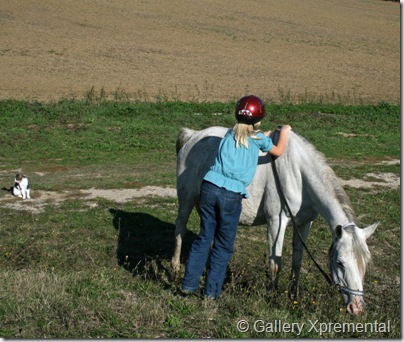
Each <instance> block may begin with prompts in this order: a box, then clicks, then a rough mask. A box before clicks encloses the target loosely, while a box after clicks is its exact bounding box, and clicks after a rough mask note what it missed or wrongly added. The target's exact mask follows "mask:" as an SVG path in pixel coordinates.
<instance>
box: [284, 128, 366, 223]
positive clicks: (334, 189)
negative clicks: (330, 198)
mask: <svg viewBox="0 0 404 342" xmlns="http://www.w3.org/2000/svg"><path fill="white" fill-rule="evenodd" d="M293 133H294V134H293V135H292V134H291V135H290V138H292V137H293V138H292V139H293V140H295V141H296V142H297V143H298V144H299V145H300V146H303V148H304V150H305V151H306V152H307V153H308V154H309V158H310V160H313V161H315V162H313V163H311V165H312V167H313V169H314V170H315V171H316V173H317V175H318V176H319V177H320V178H321V179H322V180H323V183H324V185H326V186H328V191H329V193H333V194H334V196H335V198H337V200H338V202H339V203H340V204H341V207H342V209H343V211H344V213H345V214H346V215H347V217H348V219H349V221H350V222H353V223H355V224H356V225H358V224H359V222H358V219H357V217H356V215H355V212H354V210H353V208H352V204H351V201H350V200H349V197H348V195H347V194H346V192H345V190H344V188H343V187H342V184H341V181H340V180H339V178H338V177H337V176H336V174H335V172H334V170H333V169H332V168H331V167H330V166H329V165H328V163H327V161H326V157H325V156H324V154H323V153H321V152H320V151H318V150H317V149H316V148H315V147H314V145H313V144H312V143H310V142H309V141H308V140H307V139H306V138H304V137H303V136H301V135H300V134H298V133H296V132H293Z"/></svg>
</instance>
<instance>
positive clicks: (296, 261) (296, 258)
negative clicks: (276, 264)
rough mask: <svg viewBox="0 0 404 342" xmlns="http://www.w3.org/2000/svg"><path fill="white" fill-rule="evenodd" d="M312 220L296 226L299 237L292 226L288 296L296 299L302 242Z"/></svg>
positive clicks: (301, 257)
mask: <svg viewBox="0 0 404 342" xmlns="http://www.w3.org/2000/svg"><path fill="white" fill-rule="evenodd" d="M311 223H312V222H308V223H306V224H304V225H301V226H298V227H297V229H298V230H299V233H300V237H301V239H300V237H299V234H298V232H297V231H296V228H295V227H293V252H292V272H291V275H290V284H289V298H290V299H296V297H297V292H298V285H299V277H300V270H301V268H302V260H303V242H302V240H303V241H304V242H306V238H307V235H308V234H309V230H310V227H311Z"/></svg>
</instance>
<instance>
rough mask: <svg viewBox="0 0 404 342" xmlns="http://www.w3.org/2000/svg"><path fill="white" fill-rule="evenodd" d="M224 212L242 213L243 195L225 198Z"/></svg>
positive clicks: (231, 213)
mask: <svg viewBox="0 0 404 342" xmlns="http://www.w3.org/2000/svg"><path fill="white" fill-rule="evenodd" d="M223 213H224V214H230V215H235V214H240V213H241V196H240V197H239V198H238V197H230V198H225V200H224V205H223Z"/></svg>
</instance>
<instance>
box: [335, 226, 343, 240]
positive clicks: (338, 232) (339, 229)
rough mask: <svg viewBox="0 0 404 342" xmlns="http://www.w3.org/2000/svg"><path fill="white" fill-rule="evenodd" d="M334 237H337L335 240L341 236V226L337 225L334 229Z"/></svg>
mask: <svg viewBox="0 0 404 342" xmlns="http://www.w3.org/2000/svg"><path fill="white" fill-rule="evenodd" d="M335 236H336V237H337V239H340V238H341V236H342V226H341V225H338V226H337V227H336V228H335Z"/></svg>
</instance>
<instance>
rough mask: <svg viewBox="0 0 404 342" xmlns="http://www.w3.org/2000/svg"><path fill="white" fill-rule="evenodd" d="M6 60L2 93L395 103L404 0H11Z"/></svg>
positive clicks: (0, 69)
mask: <svg viewBox="0 0 404 342" xmlns="http://www.w3.org/2000/svg"><path fill="white" fill-rule="evenodd" d="M0 61H1V62H0V75H1V77H0V99H11V98H13V99H28V100H40V101H54V100H58V99H60V98H83V97H86V96H104V95H105V96H111V97H114V96H115V97H118V98H120V97H124V98H125V99H126V98H127V99H134V100H149V101H153V100H156V99H157V98H158V96H160V97H163V98H166V99H175V100H184V101H190V100H197V101H232V100H235V99H237V98H239V97H240V96H242V95H244V94H245V93H255V94H257V95H260V96H262V97H263V98H264V99H266V100H267V101H282V100H285V99H288V98H289V99H291V100H295V101H298V100H299V98H300V99H302V100H307V99H310V98H315V99H324V100H328V101H330V100H336V101H337V100H340V99H342V100H344V101H350V102H354V103H358V102H365V103H372V102H379V101H387V102H392V103H399V99H400V5H399V3H394V2H386V1H380V0H355V1H352V0H339V1H332V0H305V1H301V0H284V1H278V0H255V1H245V0H234V1H213V0H206V1H180V0H170V1H166V0H154V1H149V0H145V1H132V0H121V1H109V0H97V1H82V0H69V1H54V0H38V1H32V0H20V1H11V0H5V1H2V3H1V7H0ZM91 89H93V91H91Z"/></svg>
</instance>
